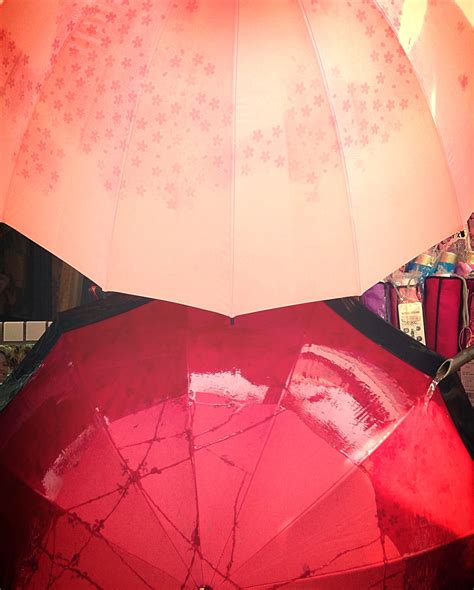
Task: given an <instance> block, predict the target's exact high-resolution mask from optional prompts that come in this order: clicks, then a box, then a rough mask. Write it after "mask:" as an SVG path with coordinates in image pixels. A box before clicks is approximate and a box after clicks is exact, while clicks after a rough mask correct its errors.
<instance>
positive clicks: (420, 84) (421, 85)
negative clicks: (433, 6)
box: [372, 0, 467, 247]
mask: <svg viewBox="0 0 474 590" xmlns="http://www.w3.org/2000/svg"><path fill="white" fill-rule="evenodd" d="M372 1H373V3H374V6H375V8H376V9H377V10H378V11H379V13H380V14H381V15H382V18H383V19H384V20H385V22H386V23H387V25H388V27H389V28H390V30H391V31H392V32H393V34H394V35H395V38H396V39H397V41H398V45H399V47H400V48H401V50H402V51H403V55H404V56H405V57H406V58H407V60H408V63H409V64H410V66H411V69H412V72H413V76H414V77H415V79H416V81H417V82H418V86H419V87H420V90H421V94H422V95H423V98H424V99H425V103H426V107H427V109H428V112H429V113H430V114H431V120H432V122H433V127H434V129H435V131H436V137H437V138H438V144H439V146H440V148H441V152H442V154H443V155H444V165H445V168H446V170H447V172H448V178H449V183H450V185H451V189H452V191H453V195H454V198H455V201H456V204H457V206H458V213H459V218H460V219H461V221H462V223H463V224H464V223H466V222H467V219H464V218H463V216H462V213H461V208H460V206H459V200H458V198H457V197H458V195H457V191H456V186H455V184H454V179H453V177H452V174H451V169H450V167H449V166H448V156H447V154H446V150H445V147H444V143H443V140H442V138H441V134H440V132H439V127H438V123H437V121H436V119H435V116H434V114H433V113H432V112H431V107H430V102H429V100H428V97H427V95H426V91H425V88H424V86H423V84H422V83H421V79H420V77H419V76H418V72H417V71H416V68H415V67H414V66H413V63H412V61H411V59H410V56H409V55H408V53H407V52H406V51H405V48H404V47H403V45H402V43H401V41H400V37H399V36H398V32H397V30H396V29H395V27H394V26H393V24H392V21H391V20H390V19H389V17H388V16H387V14H386V12H385V11H384V9H383V8H382V6H381V5H380V2H379V0H372ZM426 10H429V9H428V7H427V8H426ZM428 247H429V246H428Z"/></svg>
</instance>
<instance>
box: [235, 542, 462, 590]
mask: <svg viewBox="0 0 474 590" xmlns="http://www.w3.org/2000/svg"><path fill="white" fill-rule="evenodd" d="M472 535H473V534H472V533H471V532H469V533H466V534H465V535H462V536H461V537H457V538H456V539H452V540H451V541H449V542H447V543H439V544H438V545H433V546H432V547H427V548H425V549H421V550H420V551H413V552H409V553H403V554H402V555H399V556H397V557H394V558H391V559H388V560H387V564H388V565H396V564H398V563H404V562H406V561H407V560H408V559H412V558H414V557H420V556H421V555H425V554H427V553H431V552H432V551H438V550H439V549H443V548H445V547H449V546H450V545H452V544H453V543H459V541H465V540H466V539H470V538H471V537H472ZM383 565H384V562H383V561H376V562H373V563H370V564H367V565H363V566H359V567H357V566H356V567H354V566H351V567H348V568H344V569H340V570H335V571H332V572H328V573H326V574H317V575H315V576H309V577H306V578H297V579H296V580H295V579H293V578H292V579H291V580H283V581H281V582H274V584H275V586H273V587H274V588H277V587H283V585H285V586H286V585H288V584H289V583H291V582H294V581H296V582H299V581H304V580H318V579H322V578H331V577H337V576H340V575H341V574H345V573H348V572H364V571H367V570H371V569H374V568H375V567H380V566H383ZM403 573H405V571H404V570H401V571H399V572H394V573H393V574H391V575H389V576H387V578H386V579H387V580H388V579H390V578H393V577H396V576H398V575H401V574H403ZM383 581H384V580H383V579H382V580H379V581H378V583H381V582H383ZM277 584H280V586H277ZM376 585H377V583H376V584H373V585H372V586H370V587H369V588H375V586H376ZM261 587H262V585H261V584H257V585H252V586H246V587H245V588H246V589H247V590H249V589H250V588H261Z"/></svg>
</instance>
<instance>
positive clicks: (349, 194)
mask: <svg viewBox="0 0 474 590" xmlns="http://www.w3.org/2000/svg"><path fill="white" fill-rule="evenodd" d="M298 4H299V7H300V10H301V13H302V15H303V20H304V23H305V25H306V29H307V31H308V35H309V38H310V41H311V44H312V46H313V49H314V53H315V55H316V58H317V60H318V63H319V69H320V71H321V75H322V79H323V83H324V88H325V90H326V96H327V99H328V104H329V108H330V109H331V115H332V120H333V122H334V129H335V131H336V137H337V142H338V144H339V149H340V151H341V160H342V170H343V173H344V182H345V185H346V194H347V200H348V203H349V212H350V222H351V228H352V242H353V244H354V266H355V270H356V276H357V281H358V290H357V293H358V294H360V293H361V292H362V288H361V285H362V281H361V276H360V266H359V245H358V242H357V232H356V227H355V222H354V206H353V205H354V201H353V198H352V192H351V187H350V184H349V174H348V172H347V166H346V156H345V153H344V144H343V142H342V141H341V133H340V131H339V125H338V122H337V117H336V112H335V110H334V105H333V103H332V101H331V94H330V91H329V84H328V79H327V76H326V71H325V69H324V66H323V62H322V59H321V54H320V53H319V49H318V45H317V43H316V39H315V37H314V33H313V29H312V27H311V24H310V22H309V19H308V13H307V12H306V8H305V7H304V4H303V0H298Z"/></svg>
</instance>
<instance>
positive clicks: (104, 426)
mask: <svg viewBox="0 0 474 590" xmlns="http://www.w3.org/2000/svg"><path fill="white" fill-rule="evenodd" d="M71 355H72V358H74V355H73V353H72V351H71ZM73 366H74V368H75V375H76V379H77V381H78V385H80V386H82V389H83V390H85V391H87V390H88V387H87V385H86V382H85V380H84V379H83V377H82V375H81V373H80V371H79V367H78V365H77V363H74V365H73ZM87 398H88V401H89V396H87ZM166 401H167V400H166ZM163 407H164V406H163ZM92 410H93V412H94V413H95V414H96V416H98V423H99V426H100V428H101V429H102V431H103V432H104V433H105V436H106V438H107V440H108V441H109V443H110V445H111V447H112V448H113V449H114V450H115V452H116V454H117V455H118V457H119V461H120V463H121V465H122V466H123V468H124V469H125V470H126V473H128V476H129V480H128V482H127V484H128V485H126V487H125V491H126V490H128V487H129V486H130V485H132V483H134V482H132V476H133V474H132V472H131V470H130V468H129V466H128V465H127V463H126V462H125V460H124V458H123V456H122V453H121V452H120V450H119V448H118V447H117V445H116V444H115V442H114V440H113V438H112V435H111V433H110V431H109V429H108V427H107V424H106V422H105V420H104V418H103V416H102V414H100V413H99V412H98V409H97V408H92ZM161 415H162V413H160V416H159V418H158V420H161ZM168 467H169V466H168ZM135 487H136V489H138V490H139V492H140V494H141V496H142V497H143V499H144V501H145V502H146V503H147V504H148V506H149V507H150V505H149V502H148V501H147V498H146V496H145V493H144V490H143V487H142V486H141V485H140V482H139V481H138V482H137V484H136V486H135ZM123 495H124V493H123V494H122V497H123ZM122 497H121V498H120V499H122ZM150 510H151V513H152V514H153V516H154V517H155V519H156V521H157V522H158V524H159V526H160V527H161V529H162V530H163V532H164V533H165V535H166V537H167V538H168V541H169V543H170V545H171V546H172V547H173V549H174V550H175V551H176V554H177V555H178V557H179V559H180V560H181V561H182V562H183V564H184V565H186V561H185V560H184V559H183V557H182V555H181V554H180V552H179V551H178V549H177V548H176V546H175V544H174V543H173V541H172V539H171V538H170V536H169V534H168V532H167V531H166V529H165V528H164V527H163V525H162V524H161V522H160V519H159V518H158V515H157V514H156V513H155V511H154V510H152V509H151V507H150ZM167 520H168V521H169V522H170V523H171V521H170V520H169V519H167ZM175 528H177V527H175ZM103 538H104V539H105V537H103ZM124 551H126V550H125V549H124ZM130 567H131V566H130ZM131 569H132V568H131ZM137 575H139V574H137ZM168 575H169V574H168Z"/></svg>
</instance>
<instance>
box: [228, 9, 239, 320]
mask: <svg viewBox="0 0 474 590" xmlns="http://www.w3.org/2000/svg"><path fill="white" fill-rule="evenodd" d="M234 18H235V23H234V64H233V65H234V75H233V79H232V100H233V101H234V105H233V106H234V120H233V123H232V186H231V197H230V198H231V204H230V317H231V318H233V317H234V268H235V263H234V260H235V171H236V168H237V166H236V161H235V159H236V128H237V65H238V53H239V18H240V0H235V15H234Z"/></svg>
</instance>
